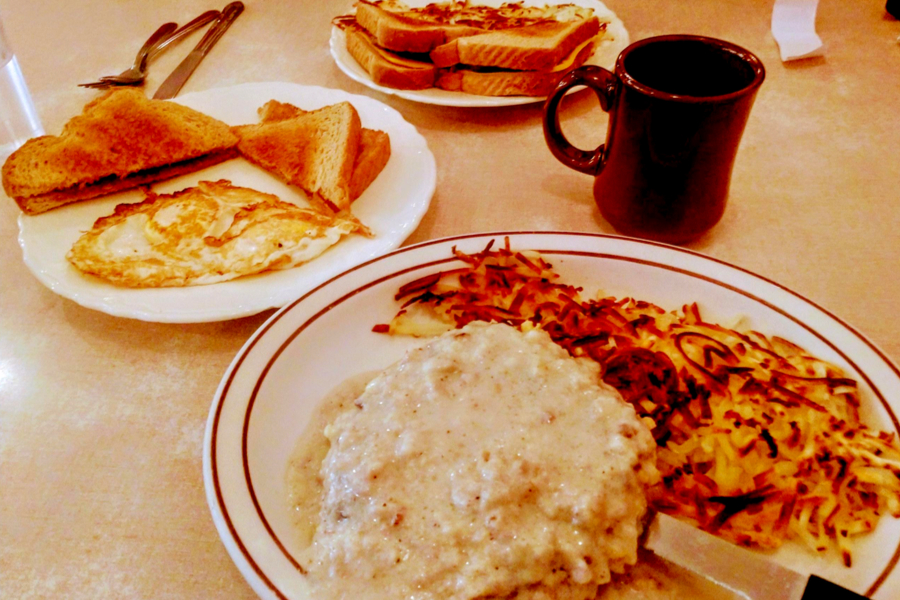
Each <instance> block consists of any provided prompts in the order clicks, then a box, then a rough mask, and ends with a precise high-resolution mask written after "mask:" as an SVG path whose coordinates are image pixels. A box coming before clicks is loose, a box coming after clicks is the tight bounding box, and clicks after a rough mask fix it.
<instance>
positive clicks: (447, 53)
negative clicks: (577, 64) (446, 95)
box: [431, 17, 600, 71]
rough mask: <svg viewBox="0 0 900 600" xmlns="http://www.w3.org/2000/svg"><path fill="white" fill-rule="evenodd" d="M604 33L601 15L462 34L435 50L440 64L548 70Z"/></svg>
mask: <svg viewBox="0 0 900 600" xmlns="http://www.w3.org/2000/svg"><path fill="white" fill-rule="evenodd" d="M599 32H600V20H599V19H598V18H597V17H590V18H588V19H576V20H574V21H555V20H550V21H545V22H541V23H536V24H534V25H528V26H525V27H517V28H515V29H502V30H500V31H490V32H487V33H480V34H478V35H473V36H467V37H462V38H459V39H456V40H453V41H451V42H448V43H447V44H444V45H442V46H438V47H437V48H435V49H434V50H432V51H431V60H432V62H434V64H435V66H437V67H449V66H452V65H457V64H463V65H473V66H484V67H497V68H501V69H514V70H517V71H548V70H551V69H553V68H554V67H555V66H556V65H558V64H559V63H560V62H561V61H562V60H563V59H564V58H565V57H567V56H569V54H571V53H572V51H573V50H574V49H575V48H577V47H579V46H580V45H581V44H583V43H584V42H585V41H587V40H589V39H591V38H593V37H594V36H596V35H597V34H598V33H599Z"/></svg>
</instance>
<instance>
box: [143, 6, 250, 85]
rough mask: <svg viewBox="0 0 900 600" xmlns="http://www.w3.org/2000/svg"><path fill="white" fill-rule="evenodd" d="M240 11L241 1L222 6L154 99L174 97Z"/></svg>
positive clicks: (241, 8)
mask: <svg viewBox="0 0 900 600" xmlns="http://www.w3.org/2000/svg"><path fill="white" fill-rule="evenodd" d="M242 12H244V4H243V3H242V2H232V3H231V4H229V5H228V6H226V7H225V8H223V9H222V14H221V15H219V18H218V19H217V20H216V22H215V23H213V25H212V27H210V28H209V31H207V32H206V35H204V36H203V39H201V40H200V42H199V43H198V44H197V46H196V47H195V48H194V49H193V50H191V53H190V54H188V55H187V58H185V59H184V60H183V61H181V64H179V65H178V66H177V67H175V70H174V71H172V74H171V75H169V76H168V77H167V78H166V80H165V81H163V83H162V85H161V86H159V89H158V90H156V93H155V94H153V98H154V99H155V100H168V99H169V98H174V97H175V96H176V95H177V94H178V92H179V90H181V86H183V85H184V82H186V81H187V80H188V77H190V76H191V73H193V72H194V69H196V68H197V65H199V64H200V61H201V60H203V57H204V56H206V55H207V53H209V51H210V49H211V48H212V47H213V46H214V45H215V44H216V42H218V41H219V38H220V37H222V35H223V34H224V33H225V31H226V30H227V29H228V28H229V27H230V26H231V24H232V23H233V22H234V20H235V19H237V18H238V15H240V14H241V13H242Z"/></svg>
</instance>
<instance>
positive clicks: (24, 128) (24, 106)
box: [0, 21, 44, 160]
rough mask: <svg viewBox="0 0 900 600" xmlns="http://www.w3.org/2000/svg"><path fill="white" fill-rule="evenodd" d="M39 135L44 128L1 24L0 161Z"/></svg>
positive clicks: (0, 22)
mask: <svg viewBox="0 0 900 600" xmlns="http://www.w3.org/2000/svg"><path fill="white" fill-rule="evenodd" d="M38 135H44V128H43V127H41V120H40V119H39V118H38V115H37V111H36V110H35V109H34V104H33V103H32V102H31V94H29V93H28V86H27V85H25V79H24V78H23V77H22V71H21V70H20V69H19V63H18V61H16V56H15V55H14V54H13V52H12V50H11V49H10V47H9V45H8V44H7V42H6V35H5V34H4V33H3V23H2V21H0V160H3V159H5V158H6V157H7V156H9V155H10V154H12V152H13V150H15V149H16V148H18V147H19V146H21V145H22V144H24V143H25V141H26V140H27V139H29V138H32V137H35V136H38Z"/></svg>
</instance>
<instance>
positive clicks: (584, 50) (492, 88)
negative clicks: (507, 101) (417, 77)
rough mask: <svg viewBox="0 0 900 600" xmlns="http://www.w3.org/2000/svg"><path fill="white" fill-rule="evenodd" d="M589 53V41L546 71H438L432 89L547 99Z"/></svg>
mask: <svg viewBox="0 0 900 600" xmlns="http://www.w3.org/2000/svg"><path fill="white" fill-rule="evenodd" d="M593 51H594V43H593V40H588V41H586V42H584V43H583V44H582V45H581V46H579V47H578V48H576V49H575V50H573V51H572V54H570V55H569V56H568V57H567V58H566V59H565V60H564V61H563V62H561V63H560V64H559V65H557V66H556V67H555V68H553V69H551V70H549V71H510V70H504V69H479V68H477V67H476V68H468V67H454V68H451V69H441V70H440V74H439V75H438V78H437V80H436V81H435V87H438V88H441V89H444V90H448V91H456V92H465V93H467V94H477V95H479V96H547V95H549V94H550V93H551V92H552V91H553V88H555V87H556V84H557V83H559V80H560V79H562V77H563V75H565V74H566V73H568V72H569V71H570V70H571V69H574V68H576V67H579V66H581V65H582V64H584V62H585V61H586V60H587V59H588V57H590V56H591V54H592V53H593Z"/></svg>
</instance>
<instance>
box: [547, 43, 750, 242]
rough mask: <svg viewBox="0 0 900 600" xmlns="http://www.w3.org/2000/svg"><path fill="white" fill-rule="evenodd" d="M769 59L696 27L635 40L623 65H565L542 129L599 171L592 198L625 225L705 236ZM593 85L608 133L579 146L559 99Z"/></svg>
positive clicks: (575, 159) (560, 152) (674, 235)
mask: <svg viewBox="0 0 900 600" xmlns="http://www.w3.org/2000/svg"><path fill="white" fill-rule="evenodd" d="M764 78H765V68H764V67H763V65H762V62H760V60H759V59H758V58H757V57H756V56H754V55H753V54H751V53H750V52H748V51H747V50H745V49H743V48H741V47H740V46H736V45H734V44H731V43H729V42H725V41H722V40H717V39H713V38H707V37H701V36H694V35H667V36H661V37H654V38H648V39H645V40H641V41H638V42H635V43H634V44H631V45H630V46H628V47H627V48H626V49H625V50H623V51H622V53H621V54H620V55H619V57H618V59H617V60H616V66H615V73H610V72H609V71H607V70H605V69H602V68H600V67H595V66H583V67H579V68H577V69H575V70H573V71H571V72H570V73H568V74H567V75H565V76H564V77H563V78H562V80H560V82H559V84H558V85H557V86H556V88H555V90H554V92H553V93H552V94H551V95H550V97H549V98H547V102H546V104H545V105H544V136H545V138H546V140H547V145H548V146H549V147H550V150H551V151H552V152H553V155H554V156H555V157H556V158H557V159H559V160H560V161H561V162H562V163H563V164H565V165H567V166H569V167H571V168H573V169H576V170H578V171H581V172H583V173H588V174H590V175H595V176H596V178H595V180H594V199H595V201H596V202H597V206H598V207H599V209H600V213H601V214H602V215H603V216H604V218H606V220H607V221H609V223H610V224H611V225H612V226H613V227H615V228H616V229H617V230H618V231H620V232H622V233H624V234H626V235H633V236H638V237H645V238H650V239H655V240H660V241H664V242H670V243H681V242H685V241H689V240H690V239H692V238H695V237H697V236H699V235H700V234H702V233H704V232H705V231H707V230H708V229H710V228H711V227H712V226H713V225H715V224H716V223H718V222H719V220H720V219H721V218H722V215H723V213H724V212H725V202H726V199H727V197H728V185H729V182H730V180H731V170H732V166H733V165H734V159H735V156H736V154H737V149H738V145H739V143H740V140H741V135H742V134H743V131H744V125H745V124H746V123H747V117H748V116H749V115H750V108H751V106H752V105H753V100H754V97H755V96H756V91H757V90H758V89H759V86H760V85H761V84H762V82H763V79H764ZM582 85H583V86H587V87H589V88H591V89H592V90H593V91H594V93H596V94H597V97H598V98H599V100H600V106H601V108H602V109H603V110H605V111H607V112H609V127H608V132H607V137H606V143H605V144H604V145H601V146H600V147H598V148H596V149H594V150H592V151H585V150H580V149H578V148H575V147H574V146H572V145H571V144H570V143H569V142H568V140H566V138H565V136H564V135H563V133H562V130H561V128H560V123H559V114H558V109H559V103H560V101H561V100H562V98H563V96H564V95H565V93H566V92H567V91H568V90H569V89H571V88H573V87H576V86H582Z"/></svg>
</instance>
